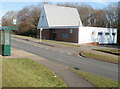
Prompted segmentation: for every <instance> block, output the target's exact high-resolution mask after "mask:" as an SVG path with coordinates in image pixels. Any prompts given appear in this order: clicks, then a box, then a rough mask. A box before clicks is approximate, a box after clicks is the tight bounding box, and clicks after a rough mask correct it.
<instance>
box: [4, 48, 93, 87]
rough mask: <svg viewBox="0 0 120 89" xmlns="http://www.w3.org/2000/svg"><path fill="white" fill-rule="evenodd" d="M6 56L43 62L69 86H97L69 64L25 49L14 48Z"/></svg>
mask: <svg viewBox="0 0 120 89" xmlns="http://www.w3.org/2000/svg"><path fill="white" fill-rule="evenodd" d="M5 58H31V59H33V60H34V61H36V62H38V63H40V64H43V65H44V66H46V67H48V68H49V69H51V70H52V71H54V72H55V73H56V74H57V75H58V76H59V77H60V78H61V79H62V80H63V81H65V83H66V84H67V85H68V87H93V89H94V88H95V87H94V86H93V85H92V84H91V83H89V82H88V81H86V80H84V79H83V78H81V77H80V76H78V75H77V74H76V73H74V72H73V71H71V70H69V69H68V67H67V66H64V65H62V64H58V63H55V62H51V61H49V60H47V59H44V58H42V57H40V56H37V55H34V54H32V53H29V52H26V51H23V50H18V49H15V48H12V53H11V56H6V57H5Z"/></svg>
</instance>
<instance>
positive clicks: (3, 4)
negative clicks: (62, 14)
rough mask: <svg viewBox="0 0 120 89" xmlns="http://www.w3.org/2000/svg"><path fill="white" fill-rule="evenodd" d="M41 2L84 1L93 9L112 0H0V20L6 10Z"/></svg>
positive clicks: (99, 7)
mask: <svg viewBox="0 0 120 89" xmlns="http://www.w3.org/2000/svg"><path fill="white" fill-rule="evenodd" d="M118 1H119V0H114V2H118ZM41 2H51V3H53V4H56V3H65V2H76V3H78V4H81V3H84V4H88V5H91V6H92V7H93V8H94V9H103V8H105V7H106V6H107V5H108V4H109V3H112V2H113V0H0V20H1V18H2V16H3V15H4V14H5V13H6V12H7V11H11V10H14V11H19V10H21V9H22V8H24V7H26V6H30V5H38V4H40V3H41Z"/></svg>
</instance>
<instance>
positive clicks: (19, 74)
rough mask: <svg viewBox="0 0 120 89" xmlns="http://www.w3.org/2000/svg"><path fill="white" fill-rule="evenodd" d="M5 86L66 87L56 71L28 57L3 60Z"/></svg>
mask: <svg viewBox="0 0 120 89" xmlns="http://www.w3.org/2000/svg"><path fill="white" fill-rule="evenodd" d="M2 68H3V69H2V70H3V71H2V74H3V77H2V84H3V87H66V86H67V85H66V84H65V83H64V81H62V80H61V79H60V78H59V77H58V76H57V75H56V74H55V73H54V72H52V71H51V70H49V69H47V68H46V67H44V66H43V65H41V64H39V63H37V62H35V61H33V60H31V59H27V58H17V59H10V58H4V59H3V60H2Z"/></svg>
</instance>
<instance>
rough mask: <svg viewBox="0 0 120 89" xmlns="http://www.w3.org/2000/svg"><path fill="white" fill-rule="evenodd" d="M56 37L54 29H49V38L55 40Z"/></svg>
mask: <svg viewBox="0 0 120 89" xmlns="http://www.w3.org/2000/svg"><path fill="white" fill-rule="evenodd" d="M56 37H57V32H56V30H51V31H50V40H56Z"/></svg>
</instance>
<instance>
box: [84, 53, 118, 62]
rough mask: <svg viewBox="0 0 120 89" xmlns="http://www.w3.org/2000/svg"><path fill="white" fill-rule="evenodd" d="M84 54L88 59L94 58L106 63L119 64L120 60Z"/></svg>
mask: <svg viewBox="0 0 120 89" xmlns="http://www.w3.org/2000/svg"><path fill="white" fill-rule="evenodd" d="M82 54H83V55H84V56H85V57H88V58H93V59H96V60H100V61H104V62H110V63H115V64H118V58H114V57H110V56H105V55H100V54H95V53H89V52H82Z"/></svg>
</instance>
